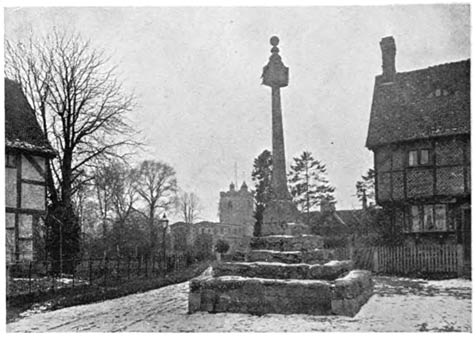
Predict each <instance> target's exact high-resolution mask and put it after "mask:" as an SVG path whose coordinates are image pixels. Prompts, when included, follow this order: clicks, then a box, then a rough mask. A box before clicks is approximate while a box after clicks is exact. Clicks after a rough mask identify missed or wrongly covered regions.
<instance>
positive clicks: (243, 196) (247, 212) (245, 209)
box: [219, 181, 255, 234]
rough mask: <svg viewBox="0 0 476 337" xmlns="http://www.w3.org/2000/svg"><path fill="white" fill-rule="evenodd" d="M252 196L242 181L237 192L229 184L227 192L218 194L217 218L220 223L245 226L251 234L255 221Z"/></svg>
mask: <svg viewBox="0 0 476 337" xmlns="http://www.w3.org/2000/svg"><path fill="white" fill-rule="evenodd" d="M253 204H254V202H253V194H252V193H251V192H250V191H249V190H248V186H247V185H246V183H245V182H244V181H243V184H242V185H241V187H240V189H239V190H236V189H235V184H233V183H231V184H230V189H229V190H228V191H227V192H220V204H219V218H220V222H221V223H225V224H234V225H245V226H246V227H249V230H250V232H251V234H252V231H253V225H254V222H255V219H254V217H253Z"/></svg>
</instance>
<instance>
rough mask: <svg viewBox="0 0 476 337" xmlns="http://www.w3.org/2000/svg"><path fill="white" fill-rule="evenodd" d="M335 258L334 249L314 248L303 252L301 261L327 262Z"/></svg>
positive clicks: (310, 262) (311, 262)
mask: <svg viewBox="0 0 476 337" xmlns="http://www.w3.org/2000/svg"><path fill="white" fill-rule="evenodd" d="M333 258H334V251H333V250H332V249H314V250H310V251H305V252H303V253H302V259H301V261H302V262H303V263H309V264H316V263H326V262H329V261H330V260H332V259H333Z"/></svg>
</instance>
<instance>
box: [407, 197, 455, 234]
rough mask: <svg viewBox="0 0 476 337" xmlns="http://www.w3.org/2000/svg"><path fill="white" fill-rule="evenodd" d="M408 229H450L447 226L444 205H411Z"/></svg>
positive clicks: (425, 230) (436, 230) (429, 230)
mask: <svg viewBox="0 0 476 337" xmlns="http://www.w3.org/2000/svg"><path fill="white" fill-rule="evenodd" d="M409 223H410V225H411V228H410V231H411V232H414V233H418V232H439V231H447V230H452V227H451V226H449V221H448V215H447V208H446V205H443V204H438V205H413V206H410V208H409Z"/></svg>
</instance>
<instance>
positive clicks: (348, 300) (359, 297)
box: [331, 270, 374, 316]
mask: <svg viewBox="0 0 476 337" xmlns="http://www.w3.org/2000/svg"><path fill="white" fill-rule="evenodd" d="M373 287H374V285H373V281H372V278H371V273H370V272H369V271H367V270H352V271H351V272H350V273H348V274H347V275H346V276H345V277H342V278H338V279H336V280H335V283H334V287H333V291H332V303H331V306H332V313H334V314H336V315H344V316H354V315H355V314H356V313H357V312H359V310H360V308H361V307H362V306H363V305H364V304H365V303H366V302H367V301H368V299H369V298H370V297H371V296H372V294H373Z"/></svg>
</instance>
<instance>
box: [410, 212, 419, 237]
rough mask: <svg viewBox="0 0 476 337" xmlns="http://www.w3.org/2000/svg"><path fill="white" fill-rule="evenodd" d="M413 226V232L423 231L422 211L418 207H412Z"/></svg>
mask: <svg viewBox="0 0 476 337" xmlns="http://www.w3.org/2000/svg"><path fill="white" fill-rule="evenodd" d="M410 214H411V215H410V216H411V224H412V232H420V231H421V223H420V210H419V207H418V206H412V207H411V213H410Z"/></svg>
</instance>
